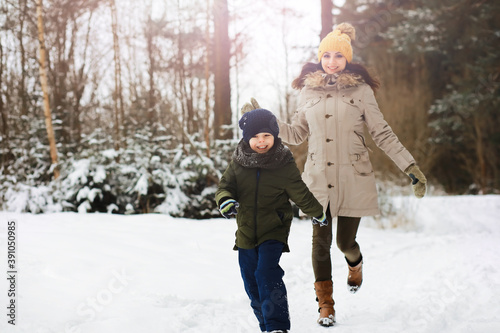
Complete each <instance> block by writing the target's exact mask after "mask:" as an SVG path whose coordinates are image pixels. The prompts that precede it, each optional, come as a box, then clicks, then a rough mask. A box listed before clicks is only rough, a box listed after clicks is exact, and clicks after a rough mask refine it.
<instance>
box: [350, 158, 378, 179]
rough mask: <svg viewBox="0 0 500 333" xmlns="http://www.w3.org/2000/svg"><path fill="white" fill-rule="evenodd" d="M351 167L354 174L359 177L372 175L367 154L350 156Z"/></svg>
mask: <svg viewBox="0 0 500 333" xmlns="http://www.w3.org/2000/svg"><path fill="white" fill-rule="evenodd" d="M350 157H351V165H352V167H353V169H354V173H355V174H357V175H360V176H368V175H371V174H372V173H373V167H372V163H371V162H370V157H369V156H368V152H364V153H361V154H351V155H350Z"/></svg>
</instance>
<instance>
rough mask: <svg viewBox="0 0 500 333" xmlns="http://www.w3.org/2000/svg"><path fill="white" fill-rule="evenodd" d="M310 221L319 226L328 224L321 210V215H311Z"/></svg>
mask: <svg viewBox="0 0 500 333" xmlns="http://www.w3.org/2000/svg"><path fill="white" fill-rule="evenodd" d="M312 223H313V224H319V226H320V227H325V226H327V225H328V220H327V219H326V214H325V213H324V212H323V215H321V216H320V217H313V218H312Z"/></svg>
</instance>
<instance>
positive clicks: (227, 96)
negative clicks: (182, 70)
mask: <svg viewBox="0 0 500 333" xmlns="http://www.w3.org/2000/svg"><path fill="white" fill-rule="evenodd" d="M228 26H229V13H228V9H227V0H215V1H214V46H215V49H214V54H215V59H214V61H215V70H214V96H215V100H214V134H215V138H216V139H231V138H232V137H233V135H232V131H231V127H230V125H231V84H230V79H229V70H230V66H229V60H230V47H231V45H230V43H229V34H228Z"/></svg>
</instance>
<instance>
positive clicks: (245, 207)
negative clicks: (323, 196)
mask: <svg viewBox="0 0 500 333" xmlns="http://www.w3.org/2000/svg"><path fill="white" fill-rule="evenodd" d="M239 126H240V128H241V129H242V130H243V139H242V140H241V141H240V142H239V143H238V146H237V148H236V150H235V152H234V153H233V157H232V160H231V162H230V164H229V166H228V167H227V169H226V171H225V172H224V174H223V175H222V178H221V180H220V183H219V188H218V190H217V192H216V194H215V199H216V202H217V205H218V206H219V209H220V212H221V214H222V215H223V216H224V217H225V218H229V217H230V216H231V215H236V214H237V217H236V222H237V225H238V229H237V231H236V244H235V247H234V250H237V251H238V262H239V265H240V270H241V276H242V278H243V283H244V286H245V291H246V292H247V295H248V297H249V298H250V305H251V307H252V308H253V311H254V313H255V316H256V317H257V319H258V321H259V326H260V329H261V331H263V332H264V331H267V332H276V333H277V332H287V330H289V329H290V318H289V314H288V300H287V294H286V288H285V284H284V283H283V275H284V271H283V269H282V268H281V267H280V266H279V260H280V258H281V253H282V252H289V248H288V245H287V241H288V234H289V233H290V225H291V222H292V218H293V212H292V206H291V204H290V201H289V200H290V199H291V200H292V201H294V202H295V203H296V204H297V206H298V207H299V208H300V209H301V210H302V211H303V212H304V213H305V214H307V215H309V216H315V217H314V218H313V223H319V224H320V225H326V223H328V222H327V221H326V216H325V214H324V212H323V207H322V206H321V204H320V203H319V202H318V201H317V200H316V198H315V197H314V195H313V194H312V193H311V192H310V191H309V189H308V188H307V186H306V185H305V183H304V182H303V181H302V178H301V176H300V172H299V170H298V168H297V166H296V164H295V161H294V159H293V156H292V153H291V152H290V150H289V149H288V147H286V146H284V145H283V143H282V142H281V139H280V138H278V134H279V127H278V123H277V121H276V117H275V116H274V115H273V114H272V113H271V112H270V111H268V110H265V109H255V110H252V111H250V112H247V113H245V114H244V115H243V116H242V118H241V119H240V121H239Z"/></svg>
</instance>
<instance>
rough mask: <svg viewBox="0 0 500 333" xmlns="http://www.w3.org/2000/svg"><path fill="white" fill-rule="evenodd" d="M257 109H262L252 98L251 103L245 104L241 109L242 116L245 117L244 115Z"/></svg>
mask: <svg viewBox="0 0 500 333" xmlns="http://www.w3.org/2000/svg"><path fill="white" fill-rule="evenodd" d="M255 109H260V105H259V103H257V101H256V100H255V98H253V97H252V98H250V103H245V104H243V106H242V107H241V114H242V115H243V114H245V113H247V112H250V111H252V110H255Z"/></svg>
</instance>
